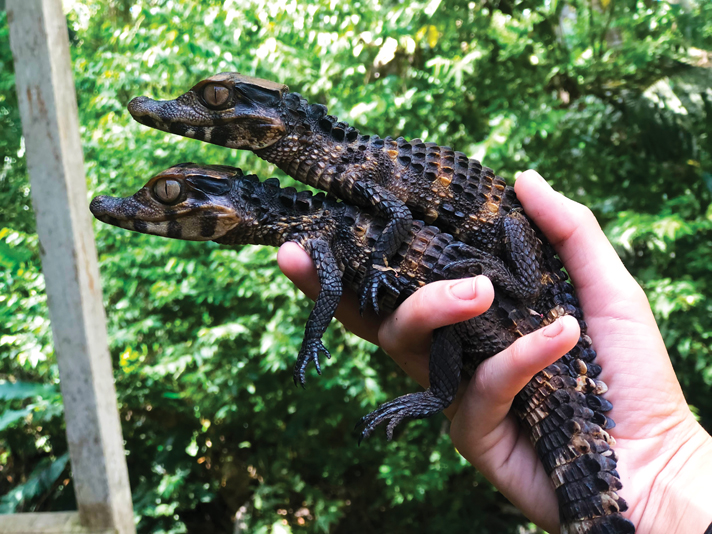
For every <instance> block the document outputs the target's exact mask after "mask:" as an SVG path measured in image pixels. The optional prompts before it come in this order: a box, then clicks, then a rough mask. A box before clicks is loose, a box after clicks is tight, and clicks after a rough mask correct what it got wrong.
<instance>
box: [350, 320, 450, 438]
mask: <svg viewBox="0 0 712 534" xmlns="http://www.w3.org/2000/svg"><path fill="white" fill-rule="evenodd" d="M461 371H462V343H461V338H460V336H459V335H458V333H457V331H456V329H455V327H454V326H452V325H451V326H445V327H443V328H438V329H437V330H435V332H434V333H433V343H432V346H431V349H430V387H429V388H428V389H426V390H425V391H420V392H418V393H409V394H407V395H403V396H402V397H398V398H397V399H395V400H392V401H390V402H387V403H385V404H382V405H381V406H379V407H378V409H376V410H375V411H373V412H371V413H370V414H368V415H367V416H366V417H364V418H363V419H361V421H360V422H359V423H358V425H357V426H360V425H365V427H364V429H363V431H362V432H361V437H360V438H359V443H361V441H363V440H364V439H365V438H367V437H368V436H370V435H371V433H373V431H374V430H375V428H376V427H377V426H378V425H380V424H381V423H383V422H385V421H388V427H387V428H386V435H387V436H388V439H389V440H391V439H393V430H394V429H395V427H396V426H397V425H398V423H400V422H401V421H403V420H404V419H423V418H425V417H430V416H431V415H435V414H436V413H438V412H441V411H443V410H444V409H445V408H447V407H448V406H450V404H452V401H453V399H454V398H455V394H456V393H457V388H458V386H459V385H460V373H461Z"/></svg>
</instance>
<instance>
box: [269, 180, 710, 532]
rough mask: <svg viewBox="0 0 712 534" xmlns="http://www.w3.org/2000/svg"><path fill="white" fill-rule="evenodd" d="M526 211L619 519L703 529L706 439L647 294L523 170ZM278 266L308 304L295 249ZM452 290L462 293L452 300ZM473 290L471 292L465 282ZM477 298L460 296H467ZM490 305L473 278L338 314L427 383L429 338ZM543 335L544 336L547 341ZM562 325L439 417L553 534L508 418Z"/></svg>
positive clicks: (539, 483) (560, 344)
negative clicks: (558, 304) (601, 447)
mask: <svg viewBox="0 0 712 534" xmlns="http://www.w3.org/2000/svg"><path fill="white" fill-rule="evenodd" d="M515 189H516V191H517V194H518V196H519V199H520V201H521V202H522V204H523V205H524V207H525V210H526V211H527V213H528V215H529V216H530V217H531V218H532V219H533V220H534V221H535V222H536V224H537V225H538V226H539V227H540V228H541V230H542V231H543V232H544V234H545V235H546V236H547V238H548V239H549V240H550V241H551V242H552V244H553V245H554V246H555V248H556V249H557V252H558V253H559V254H560V256H561V258H562V260H563V261H564V263H565V265H566V267H567V269H568V271H569V273H570V274H571V276H572V279H573V282H574V285H575V287H576V289H577V293H578V296H579V299H580V301H581V304H582V307H583V309H584V314H585V319H586V322H587V323H588V325H589V329H588V333H589V335H590V336H591V337H592V339H593V342H594V348H595V349H596V350H597V352H598V358H597V363H598V364H600V365H601V366H602V368H603V372H602V374H601V376H600V377H599V378H600V379H601V380H603V381H604V382H605V383H606V384H608V386H609V392H608V393H607V394H606V399H607V400H609V401H611V402H612V403H613V406H614V409H613V411H612V412H611V413H610V414H609V415H610V416H611V417H612V418H613V419H614V420H615V421H616V423H617V424H618V426H617V427H616V428H615V429H613V430H612V432H611V434H612V435H613V436H614V437H615V438H616V440H617V442H618V443H617V445H616V446H615V447H614V449H615V450H616V454H617V455H618V457H619V469H618V471H619V473H620V475H621V480H622V482H623V485H624V487H623V490H621V495H622V496H623V497H624V498H625V499H626V500H627V502H628V505H629V511H628V512H627V513H626V514H625V515H626V516H627V517H629V518H630V519H631V520H632V521H633V522H634V523H635V524H636V526H637V527H638V532H639V533H643V532H646V533H647V532H650V533H657V532H665V533H675V532H679V533H683V532H684V533H692V534H694V533H696V532H699V533H702V532H703V531H704V529H705V527H706V526H707V524H709V522H710V520H712V509H711V507H710V504H712V495H710V491H709V490H708V489H707V487H708V486H709V480H712V472H711V471H712V438H710V436H709V435H708V434H707V433H706V432H705V431H704V430H703V429H702V428H701V427H700V425H699V424H698V423H697V422H696V421H695V420H694V417H693V416H692V414H691V412H690V410H689V408H688V406H687V404H686V402H685V400H684V397H683V395H682V391H681V389H680V386H679V383H678V382H677V379H676V378H675V375H674V372H673V370H672V366H671V364H670V361H669V358H668V356H667V352H666V350H665V346H664V344H663V341H662V338H661V336H660V333H659V330H658V328H657V325H656V324H655V321H654V319H653V316H652V312H651V310H650V307H649V305H648V302H647V299H646V297H645V294H644V293H643V291H642V290H641V289H640V287H639V286H638V285H637V283H636V282H635V281H634V279H633V278H632V277H631V276H630V274H629V273H628V272H627V271H626V270H625V267H624V266H623V264H622V263H621V262H620V260H619V258H618V256H617V255H616V253H615V251H614V250H613V248H612V247H611V246H610V244H609V243H608V241H607V240H606V238H605V236H604V235H603V232H602V231H601V229H600V227H599V226H598V223H597V222H596V220H595V218H594V217H593V215H592V214H591V213H590V211H589V210H587V209H586V208H584V207H583V206H580V205H579V204H576V203H575V202H572V201H570V200H568V199H566V198H565V197H563V196H561V195H559V194H558V193H555V192H554V191H553V190H552V189H551V188H550V187H549V186H548V185H547V184H546V183H545V182H544V181H543V179H542V178H541V177H539V176H538V175H537V174H536V173H534V172H532V171H529V172H527V173H524V174H523V175H522V176H521V177H520V178H519V179H518V180H517V184H516V186H515ZM279 260H280V266H281V267H282V269H283V270H284V271H285V273H286V274H287V275H288V276H289V277H290V278H292V279H293V280H294V281H295V282H296V283H297V285H299V286H300V287H301V288H303V290H305V292H306V293H307V294H308V295H309V294H310V293H311V296H315V295H316V292H317V291H318V281H316V275H315V274H314V273H313V268H312V267H311V261H310V260H309V258H308V256H306V254H305V253H303V251H301V249H299V247H297V246H296V245H294V244H288V245H285V246H284V247H283V248H282V249H281V250H280V254H279ZM456 284H461V285H459V286H457V287H458V288H459V289H461V290H463V291H464V296H465V297H469V298H457V297H456V296H455V294H454V292H453V288H454V287H456ZM473 284H474V285H473ZM468 287H469V288H470V290H472V289H474V288H476V291H474V292H470V293H469V295H468V294H467V288H468ZM491 300H492V287H491V284H489V282H488V281H487V280H486V279H485V278H483V277H477V278H476V279H474V281H473V279H469V282H467V281H466V282H458V281H443V282H439V283H436V284H429V285H427V286H425V287H424V288H422V289H421V290H419V291H418V292H417V293H416V294H415V295H413V296H412V297H411V298H409V299H408V300H407V301H406V302H405V303H403V304H402V305H401V306H400V307H399V308H398V310H396V312H395V313H393V314H392V315H391V316H389V317H388V318H386V319H383V320H380V319H378V318H376V317H374V316H367V317H366V318H364V319H361V318H360V317H359V315H358V304H357V300H356V299H355V298H354V297H353V296H352V295H350V296H347V297H346V298H345V300H344V302H343V303H342V306H341V307H340V309H339V310H338V311H337V318H339V320H341V321H342V322H343V323H344V324H345V325H346V326H347V328H349V329H350V330H352V331H354V332H355V333H357V334H358V335H360V336H361V337H364V338H365V339H368V340H370V341H372V342H379V344H380V345H381V346H382V347H383V348H384V350H385V351H386V352H387V353H389V354H390V355H391V356H392V357H393V358H394V359H395V360H396V361H397V362H398V363H399V364H400V365H401V367H403V368H404V369H405V370H406V372H408V373H409V374H410V375H411V376H413V377H414V378H415V379H416V380H417V381H418V382H419V383H420V384H421V385H423V386H427V377H428V367H427V359H428V348H429V339H430V333H431V330H432V329H434V328H437V327H439V326H444V325H445V324H452V323H454V322H458V321H462V320H466V319H468V318H470V317H472V316H474V315H477V314H478V313H482V312H483V311H484V310H485V309H486V308H487V306H489V303H490V302H491ZM546 334H549V336H551V334H553V336H552V337H549V336H547V335H546ZM578 335H579V332H578V325H577V323H576V321H575V320H574V319H572V318H568V317H564V318H562V319H559V320H558V321H557V322H556V323H555V324H554V325H551V326H550V327H549V328H548V329H543V330H539V331H537V332H534V333H533V334H530V335H529V336H526V337H524V338H522V339H520V340H518V341H517V342H516V343H515V344H513V345H512V346H511V347H509V348H508V349H507V350H505V351H503V352H502V353H500V354H498V355H496V356H494V357H492V358H490V359H489V360H487V361H485V362H484V363H483V364H482V365H481V366H480V367H479V368H478V371H477V374H476V377H475V379H474V380H472V381H471V383H470V384H469V385H467V386H463V387H461V395H459V398H458V400H457V401H456V402H455V403H453V406H452V407H451V408H450V409H449V410H448V412H447V413H448V416H450V417H451V418H452V426H451V435H452V439H453V442H454V444H455V446H456V447H457V448H458V450H459V452H460V453H461V454H462V455H463V456H464V457H465V458H467V459H468V460H469V461H470V462H471V463H472V464H473V465H474V466H475V467H477V468H478V469H479V470H480V471H481V472H482V473H483V474H484V475H485V476H486V477H487V478H488V479H489V480H491V481H492V482H493V483H494V485H495V486H497V488H498V489H499V490H500V491H501V492H502V493H503V494H504V495H505V496H506V497H507V498H509V499H510V500H511V501H512V502H513V503H514V504H515V505H516V506H517V507H519V508H520V509H521V510H522V511H523V512H524V513H525V515H527V516H528V517H529V518H530V519H532V521H534V522H535V523H537V524H538V525H540V526H542V527H543V528H545V529H547V530H549V531H550V532H558V530H559V527H558V507H557V503H556V498H555V494H554V491H553V488H552V485H551V482H550V481H549V479H548V476H547V475H546V474H545V472H544V469H543V466H542V465H541V463H540V462H539V460H538V458H537V457H536V454H535V452H534V450H533V448H532V446H531V444H530V443H529V439H528V437H527V435H526V432H524V430H523V429H521V428H520V426H519V424H518V423H517V421H516V420H515V418H514V417H513V416H512V415H510V414H509V408H510V406H511V403H512V400H513V398H514V396H515V395H516V393H517V392H518V391H519V390H520V389H521V388H522V387H523V386H524V385H525V384H526V383H527V382H528V381H529V380H530V379H531V377H532V376H533V375H534V374H536V372H538V371H539V370H541V369H543V368H544V367H546V366H547V365H549V364H550V363H552V362H553V361H555V360H556V359H558V358H559V357H561V356H562V355H563V354H564V353H566V352H567V351H568V350H569V349H571V348H572V347H573V345H574V344H575V343H576V340H577V339H578Z"/></svg>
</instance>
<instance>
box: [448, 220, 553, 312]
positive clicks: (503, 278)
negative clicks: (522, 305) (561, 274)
mask: <svg viewBox="0 0 712 534" xmlns="http://www.w3.org/2000/svg"><path fill="white" fill-rule="evenodd" d="M501 231H502V233H503V234H504V236H503V240H504V242H505V243H506V245H507V260H506V261H505V260H502V259H500V258H498V257H497V256H495V255H493V254H490V253H488V252H484V251H482V250H480V249H478V248H475V247H473V246H470V245H466V244H464V243H456V244H453V245H450V246H449V247H447V248H446V249H445V251H444V253H443V254H444V255H445V256H448V255H450V256H453V257H455V258H456V257H458V256H460V257H465V258H467V259H464V260H455V261H452V262H451V263H448V264H447V265H446V266H445V267H444V269H443V275H444V276H445V278H461V277H463V276H472V275H477V274H483V275H485V276H486V277H487V278H489V279H490V280H492V283H493V284H495V285H496V286H498V287H499V288H500V289H502V290H503V291H504V292H505V293H507V294H508V295H510V296H512V297H514V298H516V299H520V300H523V301H532V300H534V299H536V298H537V297H538V296H539V295H540V293H541V291H542V289H543V287H544V286H543V284H542V272H541V242H540V241H539V238H537V236H536V234H535V233H534V229H533V228H532V227H531V225H530V224H529V221H528V220H527V219H526V217H524V215H522V214H521V213H519V212H516V211H514V212H511V213H509V214H508V215H507V216H506V217H505V218H504V220H503V222H502V230H501Z"/></svg>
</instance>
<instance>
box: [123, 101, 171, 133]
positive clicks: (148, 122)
mask: <svg viewBox="0 0 712 534" xmlns="http://www.w3.org/2000/svg"><path fill="white" fill-rule="evenodd" d="M161 104H162V102H159V101H156V100H152V99H150V98H148V97H147V96H137V97H136V98H134V99H133V100H132V101H131V102H129V104H128V106H127V108H128V110H129V113H131V116H132V117H133V118H134V120H136V122H140V123H141V124H143V125H144V126H149V127H151V128H156V127H159V125H158V124H157V122H156V119H157V115H158V111H159V108H160V107H161ZM159 129H162V128H160V127H159Z"/></svg>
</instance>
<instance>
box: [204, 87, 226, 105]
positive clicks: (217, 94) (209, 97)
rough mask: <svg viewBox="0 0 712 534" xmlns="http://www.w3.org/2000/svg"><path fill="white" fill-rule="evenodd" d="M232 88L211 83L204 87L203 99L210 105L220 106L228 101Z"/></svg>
mask: <svg viewBox="0 0 712 534" xmlns="http://www.w3.org/2000/svg"><path fill="white" fill-rule="evenodd" d="M229 97H230V90H229V89H228V88H227V87H225V86H224V85H220V84H217V83H209V84H208V85H206V86H205V88H204V89H203V99H204V100H205V103H206V104H208V106H210V107H219V106H222V105H223V104H225V102H227V99H228V98H229Z"/></svg>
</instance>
